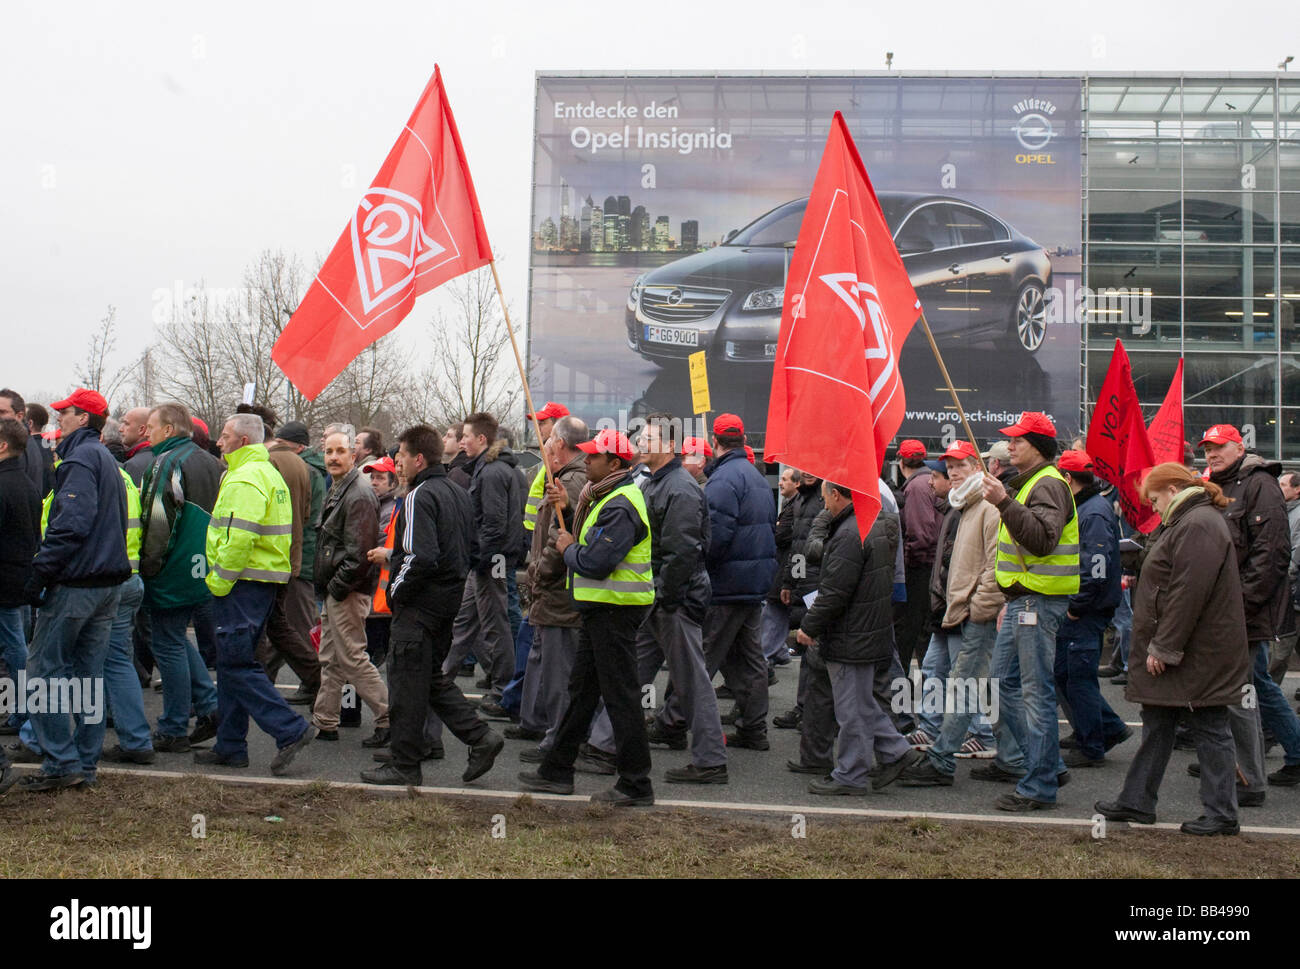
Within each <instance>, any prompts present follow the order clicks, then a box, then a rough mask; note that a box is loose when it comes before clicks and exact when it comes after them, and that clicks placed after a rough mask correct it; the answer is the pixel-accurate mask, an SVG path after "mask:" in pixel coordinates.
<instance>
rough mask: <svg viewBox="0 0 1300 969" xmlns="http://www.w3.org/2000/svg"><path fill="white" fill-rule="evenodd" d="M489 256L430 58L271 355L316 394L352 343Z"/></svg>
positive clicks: (367, 339)
mask: <svg viewBox="0 0 1300 969" xmlns="http://www.w3.org/2000/svg"><path fill="white" fill-rule="evenodd" d="M491 261H492V247H491V246H490V245H489V243H488V238H487V229H486V228H485V227H484V225H483V216H482V214H481V213H480V211H479V205H478V196H477V195H475V193H474V182H473V181H472V180H471V178H470V174H469V165H468V163H467V162H466V161H465V152H464V149H463V148H462V147H461V143H460V134H459V132H458V131H457V130H456V121H455V119H454V118H453V117H452V114H451V106H450V105H449V104H448V103H447V93H446V91H445V90H444V89H443V86H442V73H441V72H440V71H439V70H438V68H437V67H436V66H435V67H434V71H433V78H432V80H430V81H429V84H428V86H427V87H426V88H425V89H424V94H422V95H421V96H420V101H419V103H418V104H416V106H415V111H414V112H412V114H411V118H410V120H409V121H408V122H407V123H406V126H405V127H404V128H403V129H402V133H401V134H400V135H398V138H397V142H396V144H394V145H393V148H392V150H391V151H389V153H388V157H387V158H386V159H385V160H384V164H383V167H381V168H380V169H379V174H378V175H376V176H375V180H374V182H373V183H372V184H371V186H370V188H369V189H367V190H366V194H365V195H364V196H363V197H362V199H361V202H360V203H359V204H358V205H357V208H356V211H355V212H353V214H352V219H351V221H350V222H349V223H348V225H347V227H346V228H345V229H344V230H343V234H342V235H341V236H340V237H339V240H338V242H337V243H335V244H334V248H333V250H331V252H330V254H329V257H328V258H327V259H326V260H325V263H324V264H323V265H322V266H321V268H320V272H318V273H317V274H316V279H315V280H314V281H313V282H312V284H311V288H310V289H308V290H307V295H306V296H305V297H303V301H302V302H301V303H300V304H299V305H298V309H297V310H296V311H295V312H294V314H293V318H292V319H290V320H289V324H288V325H287V326H286V327H285V328H284V332H283V333H281V334H280V338H279V339H278V340H277V341H276V343H275V347H274V349H273V350H272V351H271V359H272V360H274V361H275V363H276V364H277V365H278V366H279V367H280V369H281V370H283V371H284V373H285V376H287V377H288V378H289V379H290V380H291V381H292V382H293V385H294V386H295V387H297V388H298V389H299V390H300V391H301V392H302V393H303V394H304V395H305V396H306V397H307V398H308V399H309V400H315V399H316V397H317V396H318V395H319V394H320V392H321V391H322V390H324V389H325V387H326V386H327V385H328V384H329V382H330V381H331V380H333V379H334V378H335V377H336V376H338V374H339V373H340V372H342V370H343V368H344V367H346V366H347V365H348V364H349V363H350V362H351V361H352V360H353V359H354V358H355V357H356V356H357V354H358V353H360V352H361V351H362V350H363V349H365V348H366V347H368V346H369V345H370V344H372V343H374V342H375V341H376V340H378V339H379V338H380V337H381V336H384V335H385V334H386V333H388V332H389V331H391V330H393V329H395V328H396V327H397V325H398V324H399V323H401V322H402V320H403V319H405V317H406V314H407V313H409V312H410V310H411V306H412V305H413V304H414V302H415V297H417V296H419V295H420V294H421V293H427V292H428V291H429V290H431V289H434V288H435V287H438V286H441V285H442V284H443V283H445V282H447V281H448V280H449V279H453V278H454V277H456V276H459V275H460V274H462V273H467V272H469V271H470V270H472V269H477V268H479V267H480V266H485V265H487V264H488V263H490V262H491Z"/></svg>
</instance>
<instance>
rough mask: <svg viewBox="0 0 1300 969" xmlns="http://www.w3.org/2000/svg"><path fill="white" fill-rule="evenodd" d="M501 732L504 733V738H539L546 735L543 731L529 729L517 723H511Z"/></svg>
mask: <svg viewBox="0 0 1300 969" xmlns="http://www.w3.org/2000/svg"><path fill="white" fill-rule="evenodd" d="M502 733H503V734H504V735H505V738H506V740H541V739H542V738H543V737H545V736H546V734H545V732H544V731H541V730H529V729H528V728H527V727H521V726H520V725H519V724H517V723H512V724H511V725H510V726H508V727H506V729H505V730H504V731H502Z"/></svg>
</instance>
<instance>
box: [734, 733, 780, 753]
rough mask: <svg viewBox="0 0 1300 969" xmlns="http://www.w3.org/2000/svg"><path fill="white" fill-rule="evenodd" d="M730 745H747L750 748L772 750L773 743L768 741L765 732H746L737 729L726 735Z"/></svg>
mask: <svg viewBox="0 0 1300 969" xmlns="http://www.w3.org/2000/svg"><path fill="white" fill-rule="evenodd" d="M726 741H727V746H728V747H746V748H748V749H749V750H771V749H772V745H771V744H770V743H768V740H767V734H765V733H745V732H744V731H737V732H736V733H729V734H727V736H726Z"/></svg>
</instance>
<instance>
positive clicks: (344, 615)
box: [312, 431, 388, 747]
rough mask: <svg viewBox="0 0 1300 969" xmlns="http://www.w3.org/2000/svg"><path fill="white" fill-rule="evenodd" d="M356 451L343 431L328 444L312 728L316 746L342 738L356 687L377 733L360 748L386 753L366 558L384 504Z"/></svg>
mask: <svg viewBox="0 0 1300 969" xmlns="http://www.w3.org/2000/svg"><path fill="white" fill-rule="evenodd" d="M355 447H356V442H355V441H353V440H352V435H351V434H349V433H347V432H346V431H337V432H335V433H333V434H330V435H328V436H327V437H326V438H325V469H326V470H327V471H328V472H329V474H330V478H331V479H333V482H334V483H333V485H331V487H330V490H329V494H327V495H326V496H325V506H324V508H323V509H322V511H321V525H320V537H319V540H318V544H317V547H316V594H317V595H319V596H320V597H321V598H322V599H323V600H324V602H325V608H324V612H323V614H322V616H321V630H320V660H321V678H320V692H319V693H317V694H316V703H315V706H314V707H313V709H312V722H313V723H314V724H315V725H316V726H317V727H318V728H319V729H320V733H319V734H318V735H317V737H316V739H317V740H338V739H339V731H338V727H339V713H340V710H341V703H342V698H343V686H344V684H347V683H351V684H352V685H353V687H354V688H355V689H356V695H357V697H358V698H359V699H361V700H364V701H365V704H366V706H368V707H370V710H371V712H372V713H374V715H375V733H374V735H373V736H372V737H370V738H368V739H367V740H364V741H362V744H363V746H366V747H382V746H384V744H386V743H387V742H388V688H387V687H386V686H385V685H384V680H383V677H381V676H380V675H379V670H377V669H375V664H374V663H372V662H371V661H370V656H369V655H368V654H367V653H366V616H367V615H368V614H369V612H370V583H371V580H372V579H373V577H374V575H373V571H374V567H373V566H372V565H371V564H370V560H369V559H368V558H367V557H366V553H367V552H369V551H370V549H372V548H374V547H375V546H376V545H377V544H378V543H379V499H378V498H376V497H375V492H374V489H373V488H371V487H370V482H369V481H368V480H367V479H366V478H365V476H364V475H362V474H361V472H360V471H358V470H357V468H356V466H355V463H356V459H355V458H354V454H355Z"/></svg>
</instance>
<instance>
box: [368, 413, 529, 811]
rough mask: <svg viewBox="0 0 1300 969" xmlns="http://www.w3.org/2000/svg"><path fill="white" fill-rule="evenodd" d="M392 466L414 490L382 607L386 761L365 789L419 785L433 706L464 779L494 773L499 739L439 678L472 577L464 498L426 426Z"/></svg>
mask: <svg viewBox="0 0 1300 969" xmlns="http://www.w3.org/2000/svg"><path fill="white" fill-rule="evenodd" d="M398 442H399V444H398V448H397V457H396V458H395V462H396V464H397V470H398V474H399V476H400V477H401V478H402V479H403V480H405V481H406V482H408V484H409V487H410V490H409V491H408V492H407V493H406V497H405V498H403V499H402V506H401V511H399V512H398V513H397V524H396V527H395V531H394V536H393V554H392V557H391V558H390V559H389V576H390V578H389V580H388V604H389V608H391V609H392V611H393V620H392V622H393V628H392V633H391V638H390V640H389V644H388V678H389V684H390V688H391V692H390V698H391V701H392V705H391V706H390V707H389V719H390V721H391V737H392V759H391V760H390V761H389V762H388V763H387V764H385V765H384V766H382V767H379V768H375V769H373V770H364V771H362V772H361V779H362V780H363V781H365V782H366V783H368V784H401V785H410V784H414V785H419V784H420V783H422V780H423V778H422V775H421V772H420V760H421V758H422V757H423V756H424V752H425V747H426V742H425V739H424V723H425V719H426V714H427V712H428V710H429V708H430V707H432V708H433V711H434V712H435V713H436V714H437V715H438V717H439V718H440V719H441V720H442V722H443V723H444V724H446V725H447V729H449V730H450V731H451V732H452V733H453V734H454V735H455V736H456V737H457V739H459V740H461V741H462V742H463V743H465V744H467V745H468V746H469V763H468V764H467V765H466V767H465V773H464V774H462V775H461V780H463V781H464V782H465V783H469V782H470V781H472V780H474V779H475V778H476V777H481V776H482V775H483V774H485V773H487V772H488V771H489V770H491V769H492V764H493V762H494V761H495V760H496V756H497V754H499V753H500V752H501V748H502V747H504V746H505V743H506V742H505V740H504V739H503V738H502V737H501V736H500V735H499V734H497V733H496V732H495V731H493V730H492V729H491V728H490V727H488V725H487V724H486V723H484V722H483V721H482V720H480V719H479V718H478V716H477V715H476V714H475V713H474V708H473V707H471V706H470V704H469V701H468V700H466V699H465V695H464V694H463V693H461V692H460V690H459V689H458V688H457V686H456V681H455V680H454V679H453V678H452V676H450V675H449V674H447V673H445V672H443V666H442V663H443V660H444V659H445V658H446V655H447V649H448V647H449V646H450V645H451V628H452V623H453V621H454V620H455V618H456V613H457V612H458V611H459V609H460V604H461V599H462V596H463V594H464V589H465V575H466V573H468V572H469V561H470V558H469V557H470V542H471V529H472V528H473V527H474V526H473V516H472V514H471V508H470V501H469V496H468V495H467V494H466V493H465V491H464V489H462V488H460V487H458V486H457V485H454V484H452V483H451V482H450V481H449V480H448V479H447V472H446V470H445V469H444V468H443V466H442V439H441V438H440V437H439V436H438V432H437V431H435V430H434V429H433V428H432V427H427V426H425V425H423V424H419V425H416V426H415V427H411V428H408V429H407V430H405V431H403V432H402V434H401V436H400V437H399V438H398Z"/></svg>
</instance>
